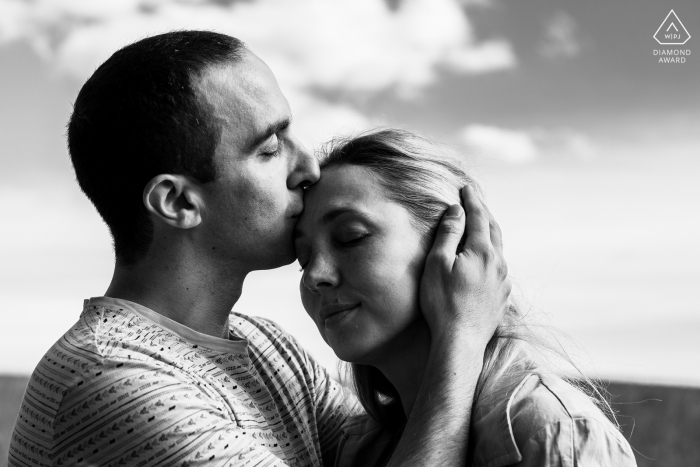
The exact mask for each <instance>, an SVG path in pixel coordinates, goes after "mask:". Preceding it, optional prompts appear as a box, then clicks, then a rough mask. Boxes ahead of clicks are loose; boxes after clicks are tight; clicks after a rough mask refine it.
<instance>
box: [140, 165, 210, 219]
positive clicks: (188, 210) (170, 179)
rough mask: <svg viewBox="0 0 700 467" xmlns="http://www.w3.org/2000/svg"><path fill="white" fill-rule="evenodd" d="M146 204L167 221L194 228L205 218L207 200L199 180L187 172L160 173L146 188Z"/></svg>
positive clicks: (144, 200) (144, 191)
mask: <svg viewBox="0 0 700 467" xmlns="http://www.w3.org/2000/svg"><path fill="white" fill-rule="evenodd" d="M143 204H144V205H145V206H146V209H148V210H149V211H150V212H152V213H153V214H154V215H155V216H157V217H158V218H159V219H161V220H162V221H163V222H165V223H166V224H169V225H171V226H173V227H177V228H179V229H191V228H192V227H196V226H198V225H199V224H200V223H201V222H202V208H203V200H202V196H201V191H200V190H199V186H198V184H197V182H196V181H194V180H192V179H190V178H188V177H186V176H184V175H170V174H160V175H156V176H155V177H153V178H152V179H151V180H150V181H149V182H148V183H147V184H146V187H145V188H144V189H143Z"/></svg>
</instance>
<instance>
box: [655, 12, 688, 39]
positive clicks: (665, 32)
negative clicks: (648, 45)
mask: <svg viewBox="0 0 700 467" xmlns="http://www.w3.org/2000/svg"><path fill="white" fill-rule="evenodd" d="M654 39H656V42H658V43H659V44H661V45H682V44H685V43H686V42H688V39H690V34H689V33H688V30H687V29H686V28H685V26H683V23H681V20H680V19H679V18H678V15H676V12H675V11H673V10H671V11H670V12H669V13H668V15H666V19H665V20H664V22H663V23H661V26H659V29H657V30H656V33H654Z"/></svg>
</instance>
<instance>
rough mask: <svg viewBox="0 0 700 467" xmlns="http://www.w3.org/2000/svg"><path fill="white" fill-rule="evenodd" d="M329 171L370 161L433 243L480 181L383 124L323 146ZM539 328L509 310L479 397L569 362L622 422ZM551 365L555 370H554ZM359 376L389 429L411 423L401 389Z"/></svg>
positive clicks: (363, 396) (354, 367)
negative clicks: (525, 350) (524, 351)
mask: <svg viewBox="0 0 700 467" xmlns="http://www.w3.org/2000/svg"><path fill="white" fill-rule="evenodd" d="M320 165H321V169H322V170H323V169H326V168H329V167H333V166H342V165H353V166H360V167H364V168H366V169H368V170H370V171H372V172H373V173H374V174H375V175H377V176H378V180H379V182H380V183H381V184H382V186H383V188H384V189H385V190H386V195H387V196H388V197H389V198H390V199H392V200H393V201H395V202H397V203H399V204H401V205H402V206H403V207H404V208H406V209H407V210H408V212H409V213H410V214H411V220H412V222H413V225H414V226H415V228H416V229H417V230H418V231H419V232H420V233H421V234H422V239H423V242H424V246H426V248H429V247H430V245H432V242H433V240H434V238H435V232H436V229H437V226H438V224H439V222H440V219H441V218H442V216H443V214H444V213H445V211H446V210H447V208H448V207H449V206H450V205H452V204H458V203H460V189H461V188H462V187H463V186H465V185H467V184H469V185H471V186H473V187H474V188H475V189H476V191H477V192H479V188H478V186H477V184H476V183H475V182H474V180H473V179H472V178H471V177H469V176H468V175H467V173H466V172H465V171H464V170H463V169H462V168H461V167H460V166H459V165H458V164H457V163H456V162H454V161H453V160H452V158H451V157H450V156H449V155H448V154H446V152H445V151H444V150H442V149H441V148H440V147H439V146H437V145H435V144H433V143H432V142H430V141H429V140H427V139H425V138H422V137H419V136H417V135H416V134H414V133H411V132H408V131H404V130H397V129H379V130H374V131H371V132H368V133H364V134H362V135H360V136H357V137H353V138H347V139H338V140H334V141H331V142H330V143H329V144H328V145H327V146H326V147H325V148H324V150H323V152H322V155H321V161H320ZM533 329H534V327H532V326H528V325H527V324H526V323H525V320H524V317H523V315H522V314H521V313H520V312H519V311H518V309H517V308H516V307H515V306H514V305H511V306H510V307H509V311H508V313H507V314H506V316H505V317H504V318H503V320H502V321H501V323H500V324H499V326H498V328H497V329H496V332H495V333H494V335H493V337H492V338H491V340H490V341H489V343H488V345H487V346H486V350H485V353H484V364H483V369H482V372H481V375H480V376H479V380H478V382H477V386H476V393H475V397H474V401H475V402H477V401H478V400H479V399H480V398H482V400H483V399H486V398H489V397H495V396H496V395H497V394H501V393H502V392H503V391H510V390H511V389H512V388H514V386H515V385H517V384H518V382H519V381H520V380H521V379H522V378H523V377H524V376H525V375H527V374H528V373H530V372H532V371H533V370H535V369H537V371H540V372H541V371H551V372H556V370H555V369H552V365H551V363H552V358H551V357H552V356H554V360H557V362H555V364H554V367H556V368H561V365H560V364H559V363H560V362H563V363H564V364H565V366H566V367H567V369H568V370H571V369H574V370H575V371H576V372H577V375H576V378H566V379H567V380H568V381H569V382H570V383H572V384H574V385H575V386H576V387H578V388H579V389H580V390H582V391H583V392H584V393H585V394H587V395H588V396H590V397H591V398H592V399H593V401H594V402H595V403H596V404H597V405H598V407H599V408H600V409H601V410H602V411H603V412H604V413H605V414H606V415H608V417H609V418H610V419H611V420H612V421H613V423H616V422H615V417H614V414H613V412H612V410H611V409H610V406H609V404H608V403H607V402H606V400H605V397H604V396H603V393H604V392H605V391H604V390H603V389H602V388H601V387H600V386H599V384H598V383H596V382H594V381H592V380H590V379H589V378H587V377H586V376H584V375H583V373H581V372H580V371H578V368H577V366H576V365H575V364H574V363H573V362H572V360H571V359H570V358H569V356H568V354H567V353H566V351H565V350H564V349H563V347H561V345H558V341H556V344H557V345H553V344H552V341H551V340H547V339H544V338H542V337H541V336H539V335H537V334H536V333H535V332H534V331H533ZM521 345H527V346H529V347H530V348H531V349H532V350H534V352H532V354H533V355H534V357H535V358H534V360H533V358H528V359H521V358H518V354H519V351H518V349H519V346H521ZM546 368H549V369H550V370H546ZM350 370H351V376H352V381H353V383H354V387H355V391H356V393H357V396H358V398H359V400H360V402H361V403H362V405H363V407H364V408H365V410H366V411H367V413H368V414H369V415H370V416H371V417H372V418H373V419H375V420H376V421H377V422H379V423H380V424H382V425H383V426H385V427H386V428H388V429H390V430H392V431H394V432H397V431H401V430H402V428H403V426H404V425H405V422H406V418H405V415H404V412H403V408H402V405H401V401H400V398H399V394H398V392H397V391H396V388H394V386H393V385H392V384H391V382H389V380H388V379H387V378H386V377H385V376H384V374H383V373H382V372H381V371H379V370H378V369H377V368H376V367H373V366H370V365H361V364H356V363H352V364H351V365H350Z"/></svg>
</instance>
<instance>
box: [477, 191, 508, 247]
mask: <svg viewBox="0 0 700 467" xmlns="http://www.w3.org/2000/svg"><path fill="white" fill-rule="evenodd" d="M481 205H482V206H483V207H484V209H485V210H486V213H487V214H488V216H489V234H490V236H491V244H492V245H493V247H494V248H495V249H496V250H498V252H499V253H501V255H502V254H503V234H502V233H501V226H499V225H498V222H496V219H495V218H494V217H493V214H491V210H490V209H489V207H488V206H486V205H485V204H484V203H481Z"/></svg>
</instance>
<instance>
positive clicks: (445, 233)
mask: <svg viewBox="0 0 700 467" xmlns="http://www.w3.org/2000/svg"><path fill="white" fill-rule="evenodd" d="M462 234H464V210H463V209H462V206H460V205H459V204H453V205H452V206H450V207H449V208H447V211H445V214H444V215H443V216H442V220H441V221H440V225H439V226H438V230H437V234H436V236H435V242H433V247H432V249H431V250H430V255H431V256H433V257H437V258H442V259H443V260H445V261H450V260H451V261H452V262H450V263H449V265H448V266H449V267H451V266H452V264H453V263H454V258H455V256H456V255H457V247H458V246H459V242H460V240H461V239H462Z"/></svg>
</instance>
